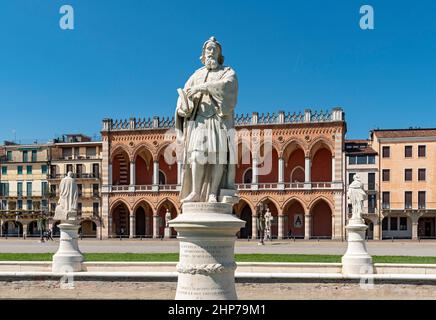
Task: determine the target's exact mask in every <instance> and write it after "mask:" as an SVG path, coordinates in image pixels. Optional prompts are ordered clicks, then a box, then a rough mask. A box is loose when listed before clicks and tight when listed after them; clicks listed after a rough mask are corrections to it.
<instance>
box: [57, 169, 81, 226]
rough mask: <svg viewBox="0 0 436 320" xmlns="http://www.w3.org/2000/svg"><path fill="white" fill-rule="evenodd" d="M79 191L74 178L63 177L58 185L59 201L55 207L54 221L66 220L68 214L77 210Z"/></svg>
mask: <svg viewBox="0 0 436 320" xmlns="http://www.w3.org/2000/svg"><path fill="white" fill-rule="evenodd" d="M78 197H79V191H78V187H77V184H76V182H75V180H74V178H70V177H65V178H63V179H62V180H61V183H60V185H59V201H58V205H57V206H56V212H55V219H56V220H67V219H68V213H70V212H73V211H76V210H77V199H78Z"/></svg>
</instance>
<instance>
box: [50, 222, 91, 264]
mask: <svg viewBox="0 0 436 320" xmlns="http://www.w3.org/2000/svg"><path fill="white" fill-rule="evenodd" d="M79 228H80V226H78V225H75V224H70V223H61V224H60V225H59V229H60V232H61V238H60V242H59V249H58V251H57V252H56V253H55V255H54V256H53V263H52V271H53V272H75V271H82V270H83V266H82V263H83V261H84V258H83V255H82V252H80V250H79V244H78V241H77V240H78V231H79Z"/></svg>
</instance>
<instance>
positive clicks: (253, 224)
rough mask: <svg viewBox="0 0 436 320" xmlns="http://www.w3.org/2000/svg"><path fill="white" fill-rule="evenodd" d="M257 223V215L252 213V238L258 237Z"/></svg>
mask: <svg viewBox="0 0 436 320" xmlns="http://www.w3.org/2000/svg"><path fill="white" fill-rule="evenodd" d="M256 223H257V216H256V215H252V216H251V238H252V239H257V227H256Z"/></svg>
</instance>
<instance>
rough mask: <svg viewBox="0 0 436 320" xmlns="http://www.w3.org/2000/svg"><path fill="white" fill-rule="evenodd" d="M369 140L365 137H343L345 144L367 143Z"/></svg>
mask: <svg viewBox="0 0 436 320" xmlns="http://www.w3.org/2000/svg"><path fill="white" fill-rule="evenodd" d="M368 142H369V140H366V139H345V144H347V143H359V144H360V143H368Z"/></svg>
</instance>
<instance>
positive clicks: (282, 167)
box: [278, 157, 285, 183]
mask: <svg viewBox="0 0 436 320" xmlns="http://www.w3.org/2000/svg"><path fill="white" fill-rule="evenodd" d="M284 178H285V160H284V159H283V158H281V157H280V158H279V181H278V183H283V182H284V181H285V179H284Z"/></svg>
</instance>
